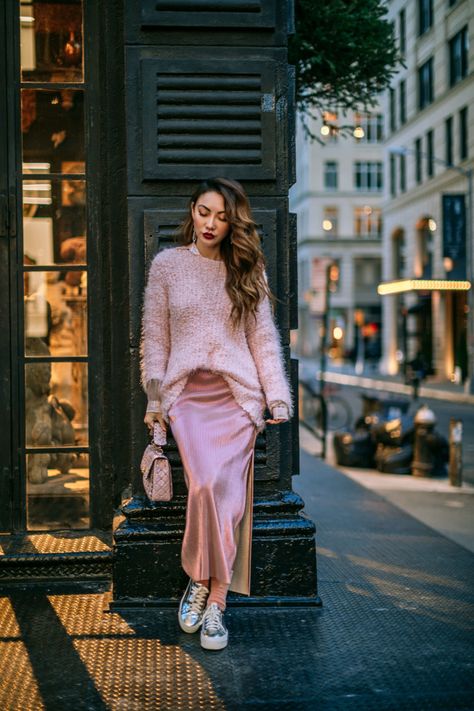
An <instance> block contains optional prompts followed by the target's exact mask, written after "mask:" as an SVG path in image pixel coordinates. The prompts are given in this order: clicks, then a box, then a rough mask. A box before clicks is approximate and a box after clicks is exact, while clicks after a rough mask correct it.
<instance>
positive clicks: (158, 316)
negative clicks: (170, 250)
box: [140, 253, 170, 400]
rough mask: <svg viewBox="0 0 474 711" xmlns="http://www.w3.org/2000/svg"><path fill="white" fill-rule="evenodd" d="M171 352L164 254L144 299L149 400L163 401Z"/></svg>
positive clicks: (144, 379) (143, 364) (143, 367)
mask: <svg viewBox="0 0 474 711" xmlns="http://www.w3.org/2000/svg"><path fill="white" fill-rule="evenodd" d="M169 352H170V328H169V308H168V285H167V278H166V269H165V266H164V264H163V259H162V253H159V254H158V255H157V256H156V257H155V258H154V259H153V261H152V263H151V266H150V270H149V273H148V280H147V284H146V287H145V292H144V297H143V314H142V325H141V340H140V375H141V384H142V387H143V389H144V390H145V392H146V393H147V395H148V398H149V399H150V398H151V399H153V400H159V390H160V385H161V382H162V381H163V378H164V375H165V372H166V367H167V364H168V358H169Z"/></svg>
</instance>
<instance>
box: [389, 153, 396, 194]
mask: <svg viewBox="0 0 474 711" xmlns="http://www.w3.org/2000/svg"><path fill="white" fill-rule="evenodd" d="M396 194H397V166H396V163H395V156H390V195H391V196H392V197H395V195H396Z"/></svg>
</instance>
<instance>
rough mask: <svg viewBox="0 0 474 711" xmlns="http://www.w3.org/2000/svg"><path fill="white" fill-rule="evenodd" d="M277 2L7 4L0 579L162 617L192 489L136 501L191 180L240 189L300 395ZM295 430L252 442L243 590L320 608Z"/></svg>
mask: <svg viewBox="0 0 474 711" xmlns="http://www.w3.org/2000/svg"><path fill="white" fill-rule="evenodd" d="M292 32H294V18H293V5H292V3H291V2H289V1H288V2H280V1H278V2H277V1H276V0H257V1H256V2H253V3H239V2H236V3H215V2H206V0H203V2H195V3H180V2H178V3H156V2H150V1H149V0H110V1H107V2H103V3H100V2H96V0H65V1H63V0H58V1H57V2H55V1H53V2H51V0H44V1H42V0H5V1H4V2H1V3H0V103H1V105H2V107H6V108H5V110H4V111H0V333H1V338H0V420H1V422H2V427H1V428H0V491H1V494H2V496H1V504H0V544H1V547H0V578H2V579H4V580H5V579H16V580H17V579H22V578H27V579H29V580H32V579H36V578H43V579H47V578H49V577H54V578H55V579H57V578H75V577H78V576H79V577H81V579H91V578H92V579H97V578H102V579H103V578H105V577H107V578H110V577H111V576H112V575H113V593H114V602H115V603H116V604H119V603H120V604H121V603H123V604H125V603H126V602H128V603H130V602H132V603H133V601H136V600H140V601H141V602H140V604H141V603H142V602H143V603H147V602H149V601H155V602H156V600H160V601H161V602H163V600H166V601H167V602H172V601H174V602H176V601H177V600H179V598H180V597H181V594H182V590H183V589H184V588H185V585H186V576H185V574H184V571H182V569H181V566H180V547H181V539H182V535H183V531H184V525H185V516H186V498H187V497H186V494H187V487H186V480H185V473H184V469H183V463H182V462H181V460H180V456H179V451H178V448H177V445H176V443H175V442H174V440H173V438H172V434H171V433H170V434H169V442H168V445H167V454H168V455H169V458H170V461H171V464H172V469H173V489H174V496H173V500H172V501H171V502H160V503H159V504H155V503H152V502H150V501H149V500H148V499H147V497H146V496H145V495H144V490H143V485H142V475H141V472H140V460H141V457H142V454H143V450H144V448H145V446H146V445H147V440H148V433H147V431H146V427H145V426H144V423H143V416H144V412H145V406H146V398H145V394H144V393H143V391H142V389H141V387H140V378H139V360H140V324H141V315H142V297H143V290H144V285H145V283H146V273H147V269H148V266H149V264H150V262H151V260H152V259H153V257H154V255H155V254H156V253H157V252H158V251H159V250H161V249H166V248H168V247H172V246H173V245H174V241H173V234H174V232H175V230H176V227H177V226H178V225H179V224H180V223H181V222H182V220H183V218H184V217H185V215H186V213H187V211H188V203H189V196H190V195H191V194H192V192H193V191H194V189H195V188H196V186H197V185H198V184H199V183H200V182H201V181H202V180H203V179H206V178H209V177H214V176H224V177H230V178H235V179H237V180H239V181H241V182H242V184H243V185H244V187H245V189H246V191H247V193H248V195H249V197H250V202H251V205H252V211H253V215H254V218H255V221H256V222H257V224H258V229H259V231H260V234H261V238H262V243H263V249H264V252H265V256H266V261H267V272H268V278H269V283H270V286H271V289H272V291H273V292H274V293H275V295H276V296H277V306H276V309H275V318H276V321H277V323H278V327H279V329H280V333H281V340H282V346H283V350H284V357H285V362H286V367H287V369H288V372H289V373H291V379H292V382H293V390H294V391H296V390H297V372H298V366H297V362H296V361H295V360H294V359H290V348H289V333H290V329H295V328H296V327H297V305H296V300H295V299H294V298H293V297H291V296H290V295H292V294H295V292H296V285H295V282H296V268H295V266H296V264H295V263H296V254H295V249H294V244H295V240H294V237H293V227H294V220H293V219H292V218H290V216H289V212H288V190H289V187H290V186H291V185H292V184H293V183H294V180H295V174H294V166H295V160H294V142H293V133H294V130H293V126H294V113H295V112H294V72H293V71H292V69H291V68H290V67H289V66H288V57H287V45H288V36H289V35H290V34H291V33H292ZM298 464H299V446H298V421H297V418H294V419H293V421H292V422H291V423H290V422H289V423H285V424H283V425H281V426H280V427H278V428H276V427H274V428H267V429H266V430H265V431H264V432H262V433H259V435H258V438H257V443H256V456H255V489H254V492H255V493H254V510H255V513H256V516H255V526H254V529H255V530H254V536H253V548H252V550H253V558H252V564H253V569H252V570H253V575H252V595H253V597H254V598H255V601H260V602H261V601H262V600H267V601H268V599H269V598H271V599H275V598H279V599H282V598H286V600H287V601H289V600H290V598H291V599H292V600H293V601H294V600H295V599H298V600H299V601H300V602H301V601H308V602H309V603H311V604H313V603H317V602H318V600H317V591H316V558H315V527H314V524H313V523H312V522H311V521H310V520H309V519H308V518H307V517H305V516H304V515H301V513H300V512H301V510H302V508H303V506H304V502H303V501H302V499H301V498H300V497H299V496H298V495H297V494H296V493H295V492H293V490H292V485H291V481H292V479H291V478H292V476H293V475H294V474H296V473H297V472H298Z"/></svg>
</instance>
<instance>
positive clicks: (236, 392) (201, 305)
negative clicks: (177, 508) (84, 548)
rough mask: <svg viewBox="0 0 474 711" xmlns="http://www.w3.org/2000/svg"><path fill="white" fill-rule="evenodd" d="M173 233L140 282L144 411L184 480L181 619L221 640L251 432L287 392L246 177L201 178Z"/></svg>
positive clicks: (235, 571)
mask: <svg viewBox="0 0 474 711" xmlns="http://www.w3.org/2000/svg"><path fill="white" fill-rule="evenodd" d="M179 234H180V237H181V241H182V242H183V245H181V246H178V247H174V248H172V249H166V250H164V251H162V252H159V253H158V254H157V255H156V256H155V258H154V259H153V262H152V264H151V267H150V272H149V276H148V282H147V286H146V289H145V296H144V306H143V321H142V339H141V377H142V385H143V388H144V390H145V392H146V393H147V395H148V405H147V412H146V415H145V420H144V421H145V423H146V424H147V426H148V427H149V428H150V429H151V428H152V427H153V423H154V422H156V421H157V422H159V423H160V425H161V426H162V427H163V428H164V429H166V427H167V425H168V424H169V425H170V427H171V430H172V433H173V437H174V439H175V440H176V443H177V445H178V449H179V452H180V456H181V460H182V462H183V467H184V474H185V481H186V485H187V489H188V499H187V510H186V528H185V532H184V537H183V543H182V550H181V562H182V566H183V569H184V571H185V572H186V573H187V574H188V575H189V578H190V579H189V583H188V585H187V588H186V590H185V592H184V595H183V597H182V600H181V603H180V606H179V613H178V619H179V624H180V626H181V628H182V629H183V630H184V631H185V632H195V631H197V630H198V629H199V628H201V644H202V646H203V647H204V648H205V649H223V648H224V647H225V646H226V645H227V641H228V631H227V629H226V626H225V623H224V618H223V613H224V611H225V608H226V595H227V591H228V590H229V589H230V590H234V591H236V592H240V593H242V594H245V595H249V594H250V554H251V537H252V504H253V454H254V445H255V438H256V436H257V433H258V432H259V431H261V430H263V429H264V427H265V425H266V424H279V423H281V422H284V421H286V420H288V419H289V418H290V417H291V415H292V414H293V404H292V398H291V392H290V387H289V383H288V379H287V376H286V373H285V370H284V366H283V358H282V351H281V345H280V339H279V335H278V331H277V329H276V327H275V323H274V321H273V316H272V309H271V303H270V299H271V298H272V295H271V293H270V290H269V287H268V284H267V278H266V273H265V268H264V257H263V253H262V250H261V247H260V239H259V236H258V233H257V230H256V225H255V222H254V221H253V219H252V216H251V211H250V205H249V201H248V198H247V196H246V194H245V192H244V189H243V188H242V186H241V185H240V184H239V183H238V182H236V181H234V180H229V179H226V178H215V179H210V180H206V181H204V182H203V183H201V185H199V187H198V188H197V190H196V191H195V192H194V194H193V195H192V197H191V201H190V205H189V214H188V216H187V218H186V219H185V220H184V222H183V223H182V225H181V227H180V229H179ZM266 406H267V407H268V409H269V411H270V412H271V418H269V419H267V420H264V411H265V407H266Z"/></svg>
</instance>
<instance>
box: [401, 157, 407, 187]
mask: <svg viewBox="0 0 474 711" xmlns="http://www.w3.org/2000/svg"><path fill="white" fill-rule="evenodd" d="M399 158H400V192H401V193H404V192H405V191H406V189H407V164H406V156H405V155H401V156H399Z"/></svg>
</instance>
